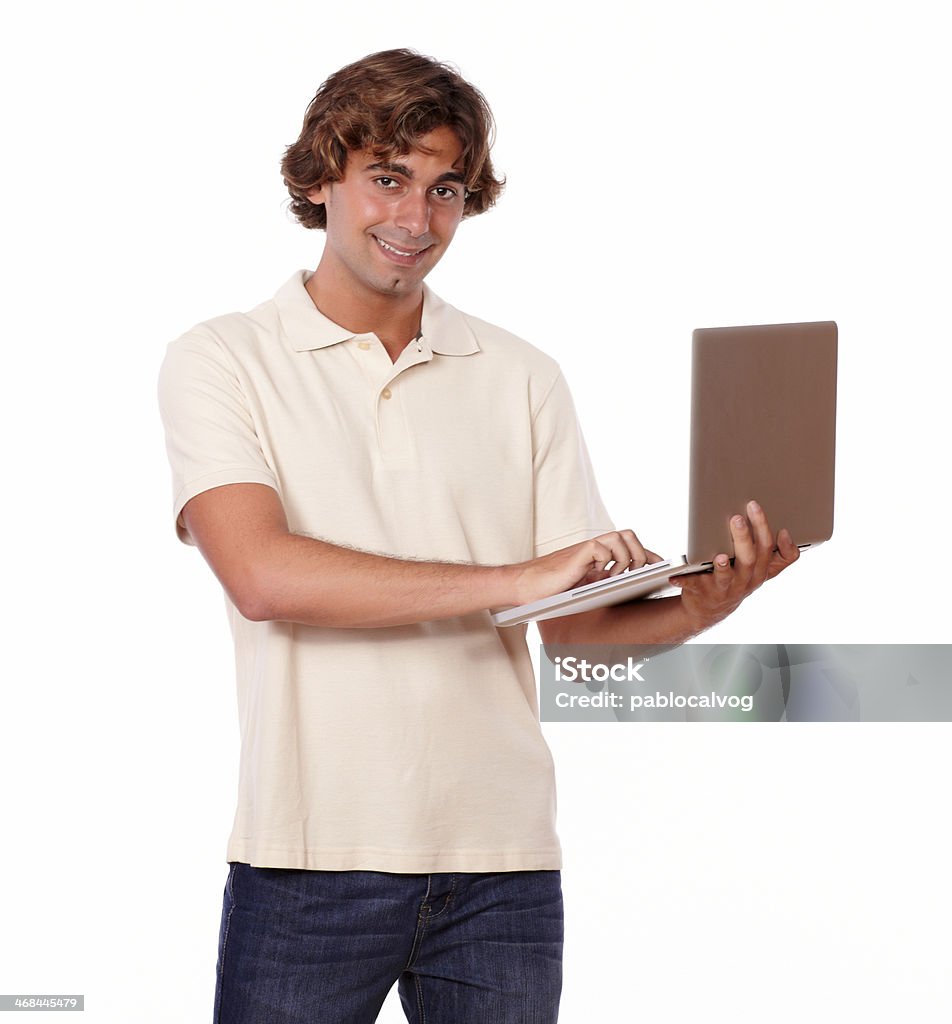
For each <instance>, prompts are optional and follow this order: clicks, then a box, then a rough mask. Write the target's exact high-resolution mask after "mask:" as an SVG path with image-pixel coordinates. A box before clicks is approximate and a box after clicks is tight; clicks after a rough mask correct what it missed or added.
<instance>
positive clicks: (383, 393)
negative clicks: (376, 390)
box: [380, 388, 393, 398]
mask: <svg viewBox="0 0 952 1024" xmlns="http://www.w3.org/2000/svg"><path fill="white" fill-rule="evenodd" d="M380 397H381V398H392V397H393V392H392V391H391V390H390V388H384V389H383V391H381V392H380Z"/></svg>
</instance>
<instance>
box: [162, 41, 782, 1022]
mask: <svg viewBox="0 0 952 1024" xmlns="http://www.w3.org/2000/svg"><path fill="white" fill-rule="evenodd" d="M490 134H491V115H490V112H489V109H488V107H487V106H486V104H485V101H484V99H483V97H482V96H481V95H480V93H479V92H478V91H477V90H476V89H474V88H473V87H472V86H471V85H469V84H468V83H466V82H465V81H463V80H462V79H461V78H460V77H459V75H458V74H457V73H456V72H454V71H453V70H452V69H450V68H448V67H446V66H443V65H440V64H438V63H436V62H435V61H432V60H431V59H429V58H426V57H421V56H419V55H417V54H415V53H412V52H410V51H406V50H393V51H387V52H384V53H379V54H374V55H372V56H370V57H367V58H365V59H364V60H361V61H358V62H357V63H355V64H353V65H351V66H349V67H346V68H344V69H342V70H341V71H339V72H337V73H336V74H335V75H332V76H331V77H330V78H329V79H328V80H327V81H326V82H325V83H324V85H323V86H322V87H321V89H320V90H319V92H318V93H317V95H316V96H315V98H314V100H313V101H312V103H311V105H310V107H309V108H308V111H307V114H306V116H305V121H304V127H303V130H302V133H301V137H300V138H299V139H298V141H297V142H295V143H294V144H293V145H292V146H290V147H289V149H288V151H287V153H286V155H285V159H284V163H283V166H282V169H283V172H284V176H285V181H286V183H287V185H288V188H289V191H290V193H291V196H292V209H293V210H294V212H295V214H296V215H297V217H298V218H299V219H300V220H301V222H302V223H303V224H304V225H305V226H306V227H311V228H322V229H324V230H325V231H326V237H325V243H324V250H323V253H322V255H321V259H320V262H319V264H318V267H317V269H316V270H315V271H314V272H313V273H307V272H299V273H297V274H295V275H294V276H293V277H292V278H291V280H290V281H289V282H288V283H287V284H286V285H285V286H284V287H283V288H281V290H280V291H279V292H278V293H277V295H276V296H275V297H274V298H273V299H272V300H270V301H268V302H265V303H263V304H262V305H260V306H258V307H257V308H255V309H254V310H252V311H251V312H249V313H247V314H230V315H227V316H224V317H219V318H218V319H215V320H211V321H208V322H207V323H205V324H201V325H199V326H197V327H195V328H193V329H192V330H191V331H189V332H188V333H187V334H185V335H184V336H183V337H182V338H180V339H179V340H178V341H176V342H174V343H173V344H172V345H171V346H170V347H169V351H168V354H167V357H166V360H165V363H164V365H163V370H162V376H161V382H160V399H161V406H162V412H163V417H164V421H165V425H166V431H167V439H168V448H169V456H170V460H171V463H172V469H173V478H174V487H175V515H176V517H177V520H176V521H177V527H178V531H179V535H180V537H181V538H182V539H183V540H185V541H187V542H193V543H195V544H197V546H198V547H199V549H200V550H201V552H202V554H203V555H204V556H205V558H206V559H207V561H208V563H209V564H210V566H211V567H212V569H213V570H214V572H215V573H216V575H217V576H218V578H219V580H220V581H221V583H222V585H223V587H224V589H225V592H226V594H227V596H228V599H229V607H230V611H231V616H230V617H231V625H232V629H233V633H234V638H235V647H236V661H237V676H238V679H237V682H238V704H239V718H240V724H241V735H242V751H241V766H240V776H239V794H238V810H237V814H236V818H235V824H234V829H233V832H232V835H231V839H230V841H229V846H228V861H229V864H230V866H229V875H228V880H227V884H226V888H225V897H224V908H223V916H222V926H221V933H220V939H219V956H218V988H217V993H216V1009H215V1013H216V1018H215V1019H216V1021H218V1022H221V1024H225V1022H227V1024H237V1022H241V1024H252V1022H254V1024H258V1022H260V1024H264V1022H268V1024H275V1022H288V1024H291V1022H298V1021H312V1020H320V1021H323V1022H328V1024H331V1022H337V1021H340V1022H344V1021H353V1022H371V1021H373V1020H375V1019H376V1015H377V1012H378V1011H379V1008H380V1005H381V1004H382V1002H383V1001H384V999H385V997H386V994H387V992H388V991H389V989H390V988H391V987H392V985H393V984H394V982H397V983H398V984H399V989H400V995H401V999H402V1001H403V1005H404V1008H405V1011H406V1014H407V1017H408V1019H409V1020H411V1021H423V1020H426V1021H427V1022H430V1024H434V1022H445V1024H461V1022H464V1021H465V1022H468V1024H475V1022H480V1021H493V1022H494V1024H505V1022H517V1021H518V1022H519V1024H529V1022H550V1021H555V1020H556V1017H557V1014H558V1000H559V993H560V988H561V949H562V902H561V889H560V876H559V869H560V866H561V860H560V849H559V844H558V840H557V838H556V834H555V828H554V817H555V795H554V787H553V773H552V763H551V758H550V755H549V751H548V748H547V747H546V744H545V741H544V740H543V738H542V735H541V731H540V728H539V723H538V707H537V702H536V691H535V679H534V676H533V671H532V665H531V659H530V656H529V653H528V650H527V646H526V641H525V630H524V629H509V630H496V629H495V628H494V627H493V625H492V623H491V620H490V616H489V612H488V611H487V609H493V608H500V607H504V606H508V605H513V604H518V603H523V602H526V601H531V600H534V599H537V598H540V597H543V596H545V595H548V594H551V593H555V592H557V591H560V590H564V589H566V588H567V587H569V586H571V585H572V584H574V583H576V582H577V581H578V580H580V579H581V578H582V577H585V576H587V575H589V574H593V573H594V574H604V573H605V572H606V571H608V572H612V573H617V572H621V571H622V570H624V569H626V568H628V567H629V566H640V565H643V564H644V563H645V562H646V561H647V560H648V558H649V556H650V554H651V553H650V552H646V550H645V549H644V547H643V546H642V544H641V543H640V541H639V540H638V538H637V537H636V536H635V534H634V533H632V532H631V531H630V530H621V531H615V530H614V529H613V527H612V523H611V521H610V520H609V518H608V516H607V515H606V513H605V511H604V509H603V507H602V504H601V501H600V499H599V497H598V492H597V489H596V487H595V483H594V480H593V478H592V472H591V468H590V465H589V461H588V457H587V454H586V452H585V447H584V444H583V443H582V441H581V436H580V434H579V430H578V426H577V423H576V420H575V414H574V411H573V408H572V403H571V399H570V397H569V393H568V390H567V388H566V385H565V382H564V381H563V379H562V377H561V375H560V373H559V369H558V367H557V366H556V364H555V363H554V362H553V361H552V360H551V359H549V358H548V357H546V356H544V355H543V354H542V353H541V352H539V351H538V350H536V349H534V348H532V347H531V346H529V345H527V344H526V343H525V342H523V341H521V340H519V339H517V338H515V337H513V336H512V335H510V334H508V333H506V332H505V331H503V330H500V329H499V328H497V327H494V326H492V325H490V324H487V323H485V322H483V321H481V320H477V319H475V318H474V317H471V316H468V315H466V314H464V313H461V312H459V311H458V310H456V309H454V308H453V307H452V306H449V305H447V304H446V303H444V302H442V301H441V300H440V299H438V298H437V297H436V296H435V295H434V294H433V293H432V292H431V291H429V290H428V289H427V288H426V287H425V285H424V283H423V282H424V278H425V277H426V275H427V274H428V273H429V271H430V270H431V269H432V268H433V267H434V266H435V265H436V263H437V262H438V261H439V260H440V259H441V257H442V256H443V254H444V252H445V251H446V249H447V247H448V246H449V245H450V243H451V242H452V240H453V237H454V235H455V233H456V230H457V228H458V226H459V224H460V221H461V220H462V219H463V218H464V217H465V216H467V215H475V214H479V213H482V212H483V211H485V210H487V209H488V208H489V207H491V206H492V205H493V202H494V201H495V199H496V197H497V196H498V194H499V191H500V189H501V183H500V181H498V180H497V178H496V177H495V174H494V171H493V167H492V163H491V160H490V155H489V140H490ZM732 529H733V533H734V541H735V551H736V559H735V563H734V565H733V566H731V565H730V564H729V561H728V559H727V558H726V556H719V557H718V558H717V559H716V565H715V570H714V572H713V573H712V574H711V575H710V576H708V577H695V578H692V579H690V580H686V581H684V582H683V584H682V593H681V595H680V596H679V597H677V598H669V599H662V600H657V601H649V602H641V603H634V604H630V605H626V606H619V607H616V608H610V609H604V610H600V611H597V612H592V613H589V614H585V615H578V616H571V617H567V618H564V619H562V620H553V621H551V622H546V623H543V624H542V635H543V638H544V639H545V640H547V641H551V642H563V643H565V642H574V641H586V642H613V643H623V642H640V643H680V642H682V641H683V640H685V639H687V638H688V637H690V636H692V635H694V634H696V633H698V632H700V631H701V630H702V629H704V628H706V627H707V626H709V625H711V624H712V623H714V622H716V621H718V620H719V619H721V618H723V617H724V616H725V615H727V614H729V613H730V611H732V610H733V609H734V608H736V607H737V605H738V604H739V603H740V601H742V600H743V599H744V598H745V597H746V596H747V595H748V594H749V593H751V592H752V591H753V590H754V589H755V588H756V587H757V586H759V584H760V583H762V582H763V581H764V580H765V579H766V578H768V577H769V576H772V575H775V574H776V573H777V572H779V571H780V570H781V569H783V568H784V567H785V566H786V565H787V564H789V563H790V562H792V561H794V560H795V559H796V557H797V548H796V546H795V545H794V544H793V542H792V540H791V538H790V537H789V535H788V534H787V533H786V532H785V531H781V533H780V535H779V538H778V542H777V546H776V547H775V543H774V538H773V535H772V534H771V531H770V527H769V525H768V523H767V521H766V519H765V517H764V515H763V513H762V512H761V511H760V510H759V509H758V508H756V506H750V507H749V508H748V510H747V517H744V516H738V517H737V518H736V520H735V522H734V524H733V527H732Z"/></svg>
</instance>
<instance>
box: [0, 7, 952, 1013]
mask: <svg viewBox="0 0 952 1024" xmlns="http://www.w3.org/2000/svg"><path fill="white" fill-rule="evenodd" d="M25 10H26V8H21V13H20V14H18V15H14V16H12V20H11V16H10V15H8V16H7V18H6V20H5V34H6V40H5V46H4V50H5V52H4V60H3V62H2V70H0V74H2V75H3V79H4V81H3V89H4V97H5V101H6V102H5V107H6V113H5V115H4V125H3V143H4V150H5V156H4V161H3V174H4V179H5V181H4V188H3V202H4V230H3V235H4V250H5V251H4V256H3V259H4V274H3V280H4V282H5V284H6V285H7V294H6V296H5V299H4V317H3V332H4V336H5V337H4V343H5V344H4V356H3V359H4V364H5V367H4V371H3V373H2V375H0V388H2V393H0V400H2V401H0V415H2V417H3V419H2V427H3V436H4V463H5V480H6V498H5V500H4V502H3V516H4V539H5V552H4V570H3V578H4V585H3V587H2V598H0V600H2V602H3V608H2V620H0V621H2V623H3V629H4V634H5V640H4V645H3V652H4V671H3V710H2V718H0V721H2V740H0V770H2V773H3V775H2V790H0V794H2V795H0V801H2V802H0V821H2V830H3V835H4V837H5V838H4V843H3V854H2V858H3V861H2V871H0V929H2V933H0V992H5V993H13V992H17V991H33V992H82V993H85V995H86V1000H87V1004H88V1006H89V1009H88V1010H87V1011H86V1019H88V1020H94V1021H97V1022H98V1021H103V1022H110V1024H112V1022H116V1024H120V1022H126V1021H137V1022H143V1024H145V1022H149V1024H151V1022H169V1021H207V1020H209V1019H210V1017H211V1001H212V993H213V986H214V967H215V955H216V943H217V930H218V917H219V913H220V900H221V890H222V885H223V883H224V878H225V871H226V868H225V861H224V850H225V839H226V837H227V834H228V831H229V829H230V825H231V816H232V813H233V801H234V794H235V784H236V767H237V719H236V713H235V706H234V691H233V682H232V676H231V672H232V663H231V651H230V639H229V636H228V632H227V626H226V622H225V617H224V612H223V607H222V601H221V597H220V593H219V590H218V587H217V584H216V583H215V582H214V580H213V579H212V577H211V575H210V573H209V572H208V570H207V569H206V568H205V566H204V564H203V563H202V561H201V558H200V556H199V555H198V554H197V553H196V552H195V551H194V549H186V548H185V547H183V546H181V545H179V544H178V543H177V542H176V541H175V539H174V534H173V530H172V521H171V515H170V508H171V495H170V488H169V478H168V470H167V465H166V462H165V454H164V448H163V440H162V436H161V430H160V425H159V421H158V415H157V411H156V403H155V397H154V392H155V376H156V372H157V369H158V365H159V362H160V360H161V358H162V354H163V351H164V347H165V344H166V343H167V342H168V341H169V340H171V339H172V338H174V337H176V336H177V335H178V334H180V333H181V332H182V331H183V330H185V329H186V328H188V327H189V326H191V325H192V324H193V323H195V322H197V321H199V320H203V319H206V318H208V317H211V316H213V315H217V314H219V313H222V312H225V311H228V310H232V309H244V308H249V307H250V306H252V305H255V304H257V303H258V302H259V301H261V300H263V299H265V298H267V297H269V296H270V295H271V294H272V293H273V292H274V291H275V290H276V289H277V287H278V286H279V285H281V284H282V283H283V282H284V280H285V279H286V278H287V277H288V276H290V274H291V272H292V271H294V270H295V269H297V268H298V267H305V266H306V267H313V266H315V265H316V263H317V260H318V258H319V253H320V247H321V236H320V234H319V233H316V232H307V231H305V230H304V229H302V228H300V227H299V226H297V225H295V224H294V223H292V221H291V220H290V219H289V216H288V215H287V213H286V210H285V207H284V200H285V199H286V194H285V193H284V190H283V185H282V183H281V180H280V175H279V174H278V162H279V159H280V156H281V153H282V150H283V148H284V147H285V146H286V145H287V144H288V143H289V142H291V141H292V140H293V139H294V138H295V136H296V134H297V132H298V129H299V126H300V119H301V116H302V114H303V111H304V107H305V106H306V104H307V101H308V100H309V99H310V97H311V95H312V94H313V92H314V90H315V89H316V87H317V85H318V84H319V83H320V81H321V80H322V79H323V78H324V77H325V76H326V75H327V74H328V73H330V72H331V71H333V70H335V69H336V68H338V67H340V66H341V65H343V64H344V63H347V62H349V61H351V60H354V59H357V58H358V57H361V56H363V55H364V54H366V53H369V52H372V51H374V50H377V49H383V48H388V47H392V46H411V47H414V48H416V49H418V50H421V51H422V52H425V53H430V54H432V55H434V56H437V57H439V58H441V59H447V60H451V61H453V62H454V63H456V64H457V65H458V66H459V67H460V69H461V70H462V72H463V74H464V75H465V76H466V77H468V78H470V79H471V80H472V81H474V82H475V83H477V84H478V85H479V86H480V87H481V88H482V89H483V91H484V92H485V94H486V96H487V97H488V99H489V100H490V103H491V104H492V106H493V108H494V110H495V113H496V117H497V121H498V137H497V138H498V141H497V146H496V150H495V156H496V162H497V166H498V168H499V169H500V170H501V171H502V172H503V173H505V174H506V175H507V177H508V179H509V184H508V189H507V192H506V194H505V196H504V197H503V199H502V201H501V203H500V205H499V207H498V209H497V210H495V211H493V212H491V213H490V214H488V215H486V216H484V217H480V218H477V219H476V220H474V221H472V222H469V223H466V224H464V226H463V227H462V228H461V230H460V233H459V234H458V236H457V241H456V243H455V245H454V250H453V251H452V252H451V253H450V255H449V256H448V257H447V259H446V260H445V261H444V263H443V264H442V265H441V266H440V267H439V268H438V269H437V271H436V272H435V273H434V274H433V276H432V284H433V285H434V288H435V289H436V290H437V291H438V292H440V293H441V294H443V295H444V297H445V298H447V299H448V300H449V301H451V302H453V303H454V304H455V305H458V306H460V307H461V308H463V309H466V310H469V311H471V312H473V313H476V314H477V315H479V316H482V317H483V318H485V319H488V320H492V321H496V322H498V323H501V324H502V325H504V326H506V327H508V328H509V329H511V330H513V331H515V332H516V333H519V334H522V335H523V336H525V337H527V338H529V339H530V340H531V341H533V342H534V343H536V344H537V345H539V346H540V347H542V348H544V349H545V350H546V351H548V352H549V353H551V354H552V355H554V356H555V357H556V358H557V359H558V360H559V361H560V362H561V363H562V365H563V367H564V369H565V372H566V374H567V376H568V379H569V380H570V382H571V384H572V387H573V392H574V394H575V397H576V402H577V405H578V407H579V412H580V416H581V419H582V422H583V424H584V426H585V429H586V434H587V438H588V442H589V447H590V449H591V452H592V455H593V459H594V462H595V465H596V469H597V472H598V476H599V479H600V482H601V485H602V490H603V494H604V497H605V500H606V503H607V504H608V507H609V509H610V510H611V512H612V514H613V515H614V516H615V518H616V519H617V520H618V521H619V522H620V523H624V524H630V525H632V526H634V527H635V528H636V529H637V530H638V532H639V534H640V535H641V537H642V539H643V540H645V542H646V543H648V544H650V545H651V546H652V547H654V548H656V549H658V550H661V551H663V552H665V553H668V554H680V553H681V548H682V546H683V538H684V534H685V521H684V513H683V510H684V504H685V496H686V468H687V457H686V456H687V426H688V424H687V407H688V388H687V380H688V356H689V343H690V333H691V330H692V329H693V328H694V327H698V326H710V325H721V324H732V323H761V322H778V321H789V320H803V319H836V320H837V321H838V322H839V325H840V403H839V438H838V441H839V447H838V460H839V463H838V479H837V486H838V495H837V524H836V533H835V536H834V540H833V541H832V542H831V543H830V544H828V545H826V546H825V547H824V548H821V549H819V550H818V551H816V552H813V553H811V554H810V555H809V556H808V557H807V558H805V559H804V560H803V562H801V564H800V565H799V566H797V567H796V568H795V570H792V571H790V572H789V573H788V574H787V576H785V577H783V578H781V579H780V580H778V581H776V582H775V583H773V584H772V585H770V586H768V587H765V588H764V590H763V591H761V592H760V593H758V594H757V595H756V596H755V597H754V598H752V599H751V600H750V601H749V603H748V604H747V605H745V606H744V607H743V608H742V609H741V610H740V611H739V612H738V613H737V614H736V615H735V616H734V618H733V619H731V620H730V621H729V622H727V623H725V624H723V625H722V626H721V627H719V628H718V629H716V630H714V631H712V632H711V633H709V634H708V636H707V637H706V638H705V639H710V640H712V641H738V642H786V643H798V642H836V643H847V642H849V643H861V642H894V643H912V642H926V643H937V642H942V641H944V640H947V639H949V630H948V624H947V623H948V612H949V600H948V588H947V584H946V579H947V572H946V570H945V568H944V565H943V562H942V558H941V555H942V554H943V552H944V551H945V548H946V547H947V542H948V530H947V529H946V526H945V523H946V516H947V510H948V505H947V502H946V486H945V475H946V474H945V460H946V459H947V454H946V448H947V441H948V438H949V414H948V405H949V398H948V371H949V365H950V360H949V354H948V345H949V340H950V337H949V335H950V329H949V317H950V312H952V311H950V305H949V281H950V270H952V268H950V260H949V244H950V242H949V239H950V228H952V217H950V201H949V194H950V192H949V185H948V183H949V181H950V180H952V166H950V158H949V155H948V150H947V148H946V144H947V139H948V134H949V109H950V102H949V101H950V98H952V97H950V91H952V90H950V84H952V75H950V71H949V60H948V53H949V44H950V38H949V32H948V30H947V29H946V28H945V22H944V20H943V19H942V17H941V11H942V5H940V4H939V3H934V4H933V3H927V2H923V0H912V2H908V0H907V2H906V3H904V4H903V5H901V6H900V5H899V4H884V3H878V2H865V3H862V2H845V0H824V2H822V3H821V2H815V0H798V2H796V3H794V2H786V0H784V2H769V3H764V2H762V0H761V2H741V0H726V2H722V3H702V2H700V0H694V2H680V3H679V2H671V3H667V4H660V3H656V4H647V3H644V2H637V0H636V2H633V3H628V4H626V5H625V6H624V8H622V7H621V6H619V7H618V8H617V9H613V8H611V7H609V6H605V5H599V4H587V5H582V6H579V7H574V8H568V7H564V8H563V7H559V6H558V5H548V4H547V5H539V6H538V7H536V8H531V7H519V6H516V5H510V4H509V3H504V2H499V0H485V2H483V3H480V4H473V5H468V6H463V5H460V4H453V5H447V6H440V5H437V4H432V3H427V4H423V3H419V2H414V3H400V4H394V3H380V2H377V0H367V2H363V3H359V4H356V3H355V4H346V5H341V4H337V5H330V4H315V3H311V4H305V3H298V2H281V0H278V2H274V3H271V4H270V5H268V6H267V7H266V6H265V5H264V4H250V3H246V2H237V0H232V2H230V3H214V2H211V0H191V2H189V3H187V4H186V3H181V2H175V0H166V2H164V3H162V4H157V3H134V2H133V3H128V2H127V3H122V4H120V3H118V2H116V3H111V2H107V0H98V2H97V0H92V2H90V3H85V4H66V3H63V2H53V3H47V4H44V5H42V6H34V7H32V8H30V13H24V12H25ZM546 734H547V737H548V739H549V742H550V745H551V747H552V749H553V753H554V755H555V758H556V764H557V767H558V773H559V786H560V789H559V794H560V802H559V821H560V834H561V837H562V841H563V846H564V851H565V871H564V891H565V897H566V917H567V938H566V947H565V970H566V974H565V988H564V997H563V1009H562V1017H561V1019H562V1020H563V1021H565V1022H566V1024H576V1022H578V1024H588V1022H591V1021H593V1020H605V1021H620V1020H629V1019H631V1020H646V1021H653V1022H662V1021H664V1022H667V1021H672V1022H677V1021H690V1020H698V1019H705V1020H712V1019H713V1020H721V1019H724V1020H727V1019H730V1020H731V1021H733V1022H735V1024H739V1022H748V1021H749V1022H754V1021H757V1022H760V1021H762V1020H765V1019H769V1020H772V1021H774V1022H786V1021H791V1022H792V1021H800V1020H803V1019H811V1020H817V1021H834V1020H840V1019H847V1020H865V1021H893V1020H897V1019H903V1020H910V1021H917V1022H920V1024H925V1022H932V1021H945V1020H947V1019H948V1018H949V1014H950V1011H952V983H950V980H949V973H948V964H949V962H950V957H952V948H950V946H952V942H950V938H949V926H948V921H949V918H950V915H952V894H950V886H949V873H948V864H949V856H950V852H952V850H950V841H949V837H948V834H947V830H946V823H947V819H948V795H947V790H948V786H947V783H946V779H947V777H948V774H949V761H950V754H949V727H948V726H947V725H944V724H941V725H933V726H898V725H897V726H889V725H880V726H874V725H860V726H856V725H854V726H845V725H822V724H818V725H812V726H779V725H774V726H768V725H765V726H757V727H730V726H726V725H721V726H716V725H710V726H704V725H692V726H687V725H681V726H659V725H656V726H648V725H637V724H629V725H616V726H609V725H597V724H589V725H584V724H572V725H560V726H547V727H546ZM513 784H514V785H517V784H518V780H513ZM47 1016H49V1015H47V1014H40V1015H38V1016H37V1017H31V1018H30V1019H31V1020H42V1019H46V1018H47ZM55 1019H60V1018H55ZM402 1019H403V1018H402V1014H401V1012H400V1010H399V1007H398V1006H397V1004H396V1002H395V1000H391V1001H390V1002H388V1005H387V1008H386V1009H385V1011H384V1013H383V1015H382V1017H381V1020H382V1021H391V1022H392V1021H398V1020H402ZM461 1024H462V1022H461Z"/></svg>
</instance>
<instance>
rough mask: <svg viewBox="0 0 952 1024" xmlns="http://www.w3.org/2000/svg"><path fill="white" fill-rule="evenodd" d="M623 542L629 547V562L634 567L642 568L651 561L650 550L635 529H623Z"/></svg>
mask: <svg viewBox="0 0 952 1024" xmlns="http://www.w3.org/2000/svg"><path fill="white" fill-rule="evenodd" d="M620 536H621V539H622V542H623V543H624V545H625V547H626V548H627V549H628V563H629V565H630V566H631V567H632V568H633V569H640V568H641V567H642V566H643V565H645V564H647V562H648V561H649V557H648V552H647V551H646V550H645V547H644V545H643V544H642V543H641V541H640V540H638V537H637V536H636V535H635V533H634V531H633V530H622V531H621V533H620Z"/></svg>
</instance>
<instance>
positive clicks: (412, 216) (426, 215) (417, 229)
mask: <svg viewBox="0 0 952 1024" xmlns="http://www.w3.org/2000/svg"><path fill="white" fill-rule="evenodd" d="M396 225H397V227H398V228H401V229H402V230H404V231H408V232H409V233H410V234H411V235H412V236H413V237H414V238H419V237H420V236H421V235H425V234H426V233H427V231H428V230H429V228H430V203H429V197H428V196H427V194H426V193H425V192H419V191H417V190H416V189H410V190H409V191H408V192H407V194H406V195H405V196H403V198H402V199H401V200H400V203H399V205H398V206H397V210H396Z"/></svg>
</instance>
